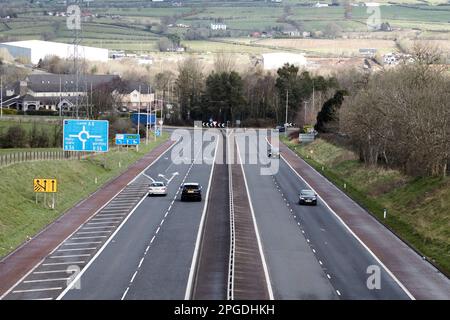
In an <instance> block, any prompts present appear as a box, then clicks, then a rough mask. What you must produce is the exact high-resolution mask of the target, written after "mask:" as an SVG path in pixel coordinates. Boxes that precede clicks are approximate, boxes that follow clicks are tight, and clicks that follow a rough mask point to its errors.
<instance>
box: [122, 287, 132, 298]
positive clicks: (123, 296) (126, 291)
mask: <svg viewBox="0 0 450 320" xmlns="http://www.w3.org/2000/svg"><path fill="white" fill-rule="evenodd" d="M128 290H130V287H128V288H127V290H125V292H124V293H123V295H122V298H120V300H123V299H125V296H126V295H127V293H128Z"/></svg>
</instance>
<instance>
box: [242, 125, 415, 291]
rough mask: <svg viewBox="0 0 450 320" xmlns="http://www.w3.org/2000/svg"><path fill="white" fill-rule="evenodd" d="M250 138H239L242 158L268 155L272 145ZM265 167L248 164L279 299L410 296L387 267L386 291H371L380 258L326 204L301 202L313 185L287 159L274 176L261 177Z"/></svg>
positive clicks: (258, 218) (252, 195)
mask: <svg viewBox="0 0 450 320" xmlns="http://www.w3.org/2000/svg"><path fill="white" fill-rule="evenodd" d="M244 140H245V134H241V135H240V136H239V135H238V136H237V143H238V145H239V147H240V152H241V154H242V157H244V156H245V157H247V158H249V157H250V156H255V155H257V156H259V157H263V158H264V157H265V158H267V149H259V150H257V151H256V152H257V153H258V154H256V153H255V151H252V152H253V153H252V152H251V151H249V149H248V148H244V146H245V141H244ZM246 162H247V163H248V162H249V161H246ZM262 162H263V163H264V161H262ZM262 166H263V165H262V164H246V165H244V168H245V174H246V177H247V181H248V184H249V190H250V194H251V198H252V203H253V206H254V208H255V211H256V212H258V213H259V214H258V215H257V223H258V226H259V227H260V232H261V235H262V241H263V245H264V248H265V255H266V259H267V261H268V265H269V273H270V276H271V280H272V285H273V287H274V288H275V293H274V295H275V299H338V298H343V299H408V296H407V295H406V294H405V292H403V290H402V289H401V288H400V287H399V286H398V285H397V284H396V283H395V281H394V280H393V279H392V278H391V277H390V276H389V275H388V274H387V273H386V272H385V271H384V270H381V271H382V272H381V283H382V286H381V289H380V290H369V289H368V288H367V285H366V281H367V278H368V274H367V268H368V266H371V265H376V266H379V265H378V263H377V262H376V261H375V259H374V258H373V257H372V256H371V255H370V254H369V253H368V252H367V250H366V249H365V248H364V247H363V246H362V245H361V244H360V243H358V242H357V240H356V239H355V238H354V237H353V236H352V235H351V234H350V233H349V232H348V231H347V230H346V229H345V228H344V226H343V225H342V224H341V223H340V222H339V221H338V219H337V218H336V217H335V216H334V215H333V214H332V213H331V212H330V210H329V209H328V208H327V207H326V206H325V205H324V204H323V203H321V202H320V201H319V203H318V205H317V206H300V205H298V193H299V192H300V190H301V189H308V187H307V186H306V184H305V183H304V182H303V181H302V180H301V179H300V178H299V177H298V176H297V175H296V174H295V173H294V172H293V170H292V169H291V168H290V167H289V166H288V165H287V164H286V162H285V161H284V160H283V159H280V160H279V167H278V168H277V169H278V170H277V171H276V172H274V174H272V175H261V167H262ZM379 267H380V266H379ZM380 269H381V267H380ZM287 275H288V276H287Z"/></svg>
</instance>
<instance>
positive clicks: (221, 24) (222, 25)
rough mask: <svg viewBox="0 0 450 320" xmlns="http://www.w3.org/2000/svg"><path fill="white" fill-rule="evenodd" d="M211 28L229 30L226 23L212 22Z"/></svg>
mask: <svg viewBox="0 0 450 320" xmlns="http://www.w3.org/2000/svg"><path fill="white" fill-rule="evenodd" d="M211 30H227V25H226V24H224V23H211Z"/></svg>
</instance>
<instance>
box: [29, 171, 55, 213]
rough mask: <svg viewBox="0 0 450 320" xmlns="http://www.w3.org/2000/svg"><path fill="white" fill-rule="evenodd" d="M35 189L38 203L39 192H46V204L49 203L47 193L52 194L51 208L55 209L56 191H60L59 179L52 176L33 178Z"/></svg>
mask: <svg viewBox="0 0 450 320" xmlns="http://www.w3.org/2000/svg"><path fill="white" fill-rule="evenodd" d="M33 190H34V193H35V194H36V204H37V203H38V193H43V194H44V205H46V204H47V193H51V194H52V204H51V208H52V209H53V210H54V209H55V193H56V192H58V180H56V179H52V178H50V179H49V178H36V179H33Z"/></svg>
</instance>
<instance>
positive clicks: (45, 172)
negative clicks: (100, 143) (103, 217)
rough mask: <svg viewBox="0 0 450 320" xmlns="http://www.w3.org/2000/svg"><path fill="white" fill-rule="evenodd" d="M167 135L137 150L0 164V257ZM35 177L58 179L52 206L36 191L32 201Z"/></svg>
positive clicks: (111, 177) (123, 169)
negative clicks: (80, 157)
mask: <svg viewBox="0 0 450 320" xmlns="http://www.w3.org/2000/svg"><path fill="white" fill-rule="evenodd" d="M167 139H168V134H167V133H164V134H163V136H162V137H160V138H158V139H157V140H156V141H151V142H150V143H149V144H148V145H145V144H142V145H141V146H140V148H139V152H137V151H135V149H134V148H130V149H129V150H128V151H125V150H123V151H119V150H117V149H114V150H111V151H110V152H108V153H106V154H98V155H95V156H92V157H89V158H88V159H86V160H59V161H40V162H28V163H20V164H15V165H11V166H8V167H5V168H0V176H1V177H2V183H1V184H0V257H3V256H5V255H7V254H8V253H9V252H11V251H13V250H14V249H15V248H16V247H17V246H19V245H20V244H21V243H22V242H24V241H25V240H26V239H27V238H28V237H32V236H33V235H35V234H36V233H38V232H39V231H40V230H42V229H43V228H44V227H45V226H47V225H48V224H49V223H51V222H52V221H54V220H55V219H57V218H58V217H59V216H61V215H62V214H63V213H64V212H65V211H66V210H68V209H70V208H71V207H73V206H74V205H75V204H76V203H78V202H79V201H81V200H82V199H84V198H86V197H87V196H89V195H90V194H92V193H93V192H95V191H96V190H97V189H99V188H100V187H101V186H102V185H104V184H105V183H106V182H108V181H109V180H111V179H113V178H115V177H117V176H118V175H120V174H121V173H123V172H124V171H125V170H126V169H127V168H128V167H129V166H130V165H131V164H133V163H135V162H136V161H137V160H139V159H140V158H142V157H143V156H144V155H145V154H146V153H148V152H149V151H151V150H152V149H153V148H155V147H156V146H158V145H159V144H161V143H162V142H163V141H165V140H167ZM105 163H106V166H105ZM119 163H120V165H119ZM38 177H39V178H56V179H58V193H57V194H56V195H55V197H56V209H55V210H51V209H49V207H48V206H45V205H44V195H43V194H40V195H39V203H38V204H37V205H36V203H35V194H34V192H33V179H34V178H38ZM96 178H97V184H96V183H95V179H96ZM50 200H51V196H47V202H50Z"/></svg>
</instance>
